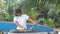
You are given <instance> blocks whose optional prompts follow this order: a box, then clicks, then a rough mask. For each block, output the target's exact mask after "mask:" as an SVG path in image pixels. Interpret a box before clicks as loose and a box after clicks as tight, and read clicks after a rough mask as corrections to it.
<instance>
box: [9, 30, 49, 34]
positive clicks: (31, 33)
mask: <svg viewBox="0 0 60 34" xmlns="http://www.w3.org/2000/svg"><path fill="white" fill-rule="evenodd" d="M8 34H48V32H39V31H32V30H15V31H9V32H8Z"/></svg>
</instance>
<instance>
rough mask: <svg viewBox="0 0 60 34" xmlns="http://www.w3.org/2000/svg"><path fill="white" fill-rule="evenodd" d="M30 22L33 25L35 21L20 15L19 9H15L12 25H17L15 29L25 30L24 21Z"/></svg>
mask: <svg viewBox="0 0 60 34" xmlns="http://www.w3.org/2000/svg"><path fill="white" fill-rule="evenodd" d="M27 20H28V21H30V22H31V23H32V24H33V25H34V24H35V21H34V20H32V19H31V18H30V17H29V16H28V15H26V14H22V11H21V9H15V16H14V20H13V21H14V23H16V25H17V29H27V26H26V21H27Z"/></svg>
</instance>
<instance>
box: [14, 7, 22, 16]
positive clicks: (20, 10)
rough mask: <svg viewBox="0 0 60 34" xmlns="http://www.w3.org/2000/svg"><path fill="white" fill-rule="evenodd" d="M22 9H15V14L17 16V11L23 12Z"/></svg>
mask: <svg viewBox="0 0 60 34" xmlns="http://www.w3.org/2000/svg"><path fill="white" fill-rule="evenodd" d="M21 12H22V11H21V9H19V8H18V9H15V16H17V13H21Z"/></svg>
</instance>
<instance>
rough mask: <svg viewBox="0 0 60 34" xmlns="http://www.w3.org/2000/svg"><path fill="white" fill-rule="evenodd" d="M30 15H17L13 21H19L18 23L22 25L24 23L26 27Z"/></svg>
mask: <svg viewBox="0 0 60 34" xmlns="http://www.w3.org/2000/svg"><path fill="white" fill-rule="evenodd" d="M28 18H29V16H28V15H26V14H22V15H21V16H19V17H18V16H15V17H14V20H13V21H18V23H19V24H20V25H22V26H23V27H25V28H27V27H26V21H27V20H28Z"/></svg>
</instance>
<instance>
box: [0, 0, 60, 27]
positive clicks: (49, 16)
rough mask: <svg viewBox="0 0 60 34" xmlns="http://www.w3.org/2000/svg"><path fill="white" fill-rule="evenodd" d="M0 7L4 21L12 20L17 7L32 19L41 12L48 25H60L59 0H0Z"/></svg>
mask: <svg viewBox="0 0 60 34" xmlns="http://www.w3.org/2000/svg"><path fill="white" fill-rule="evenodd" d="M0 7H1V8H2V10H4V11H3V13H2V15H3V16H0V17H2V20H4V21H13V16H14V9H15V8H17V7H18V8H21V9H22V12H23V13H24V14H28V15H29V16H30V17H31V18H32V19H34V20H36V19H39V18H40V17H39V18H37V17H38V16H41V14H43V15H42V16H43V17H42V19H45V20H44V22H46V23H47V25H48V26H50V27H57V26H59V27H60V25H59V24H60V0H0ZM39 20H40V19H39ZM36 21H37V20H36Z"/></svg>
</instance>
